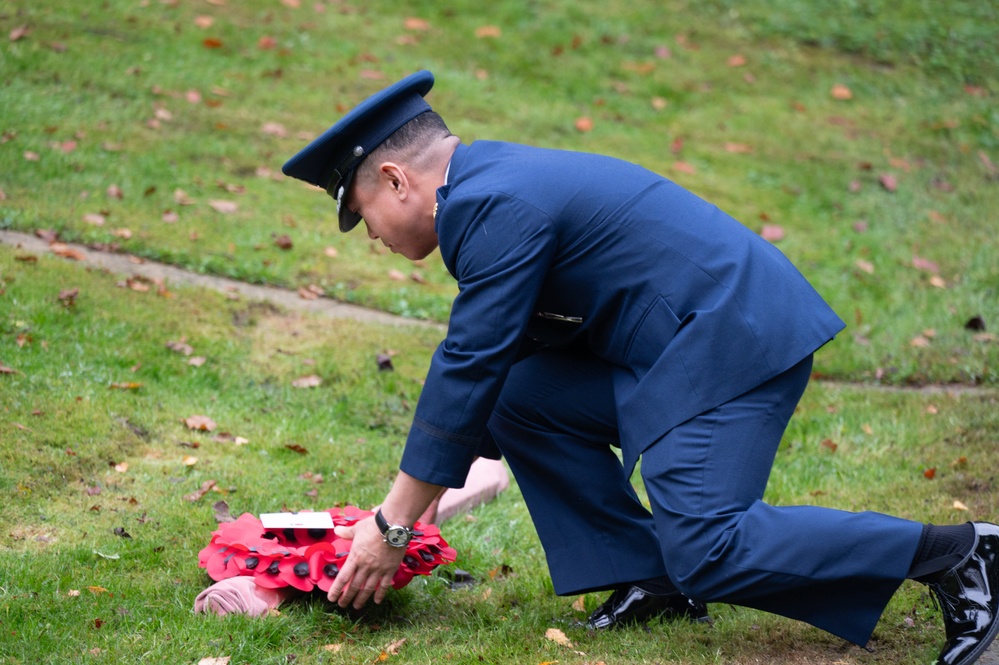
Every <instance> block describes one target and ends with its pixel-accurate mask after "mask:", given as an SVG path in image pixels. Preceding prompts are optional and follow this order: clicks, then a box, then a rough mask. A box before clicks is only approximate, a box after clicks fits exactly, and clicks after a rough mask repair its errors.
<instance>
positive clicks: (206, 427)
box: [183, 416, 217, 432]
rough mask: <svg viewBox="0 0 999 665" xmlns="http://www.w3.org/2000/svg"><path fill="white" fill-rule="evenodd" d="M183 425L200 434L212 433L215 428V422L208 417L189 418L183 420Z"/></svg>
mask: <svg viewBox="0 0 999 665" xmlns="http://www.w3.org/2000/svg"><path fill="white" fill-rule="evenodd" d="M183 423H184V424H185V425H187V428H188V429H193V430H198V431H200V432H213V431H215V428H216V427H217V425H216V424H215V421H214V420H212V419H211V418H209V417H208V416H189V417H187V418H185V419H184V420H183Z"/></svg>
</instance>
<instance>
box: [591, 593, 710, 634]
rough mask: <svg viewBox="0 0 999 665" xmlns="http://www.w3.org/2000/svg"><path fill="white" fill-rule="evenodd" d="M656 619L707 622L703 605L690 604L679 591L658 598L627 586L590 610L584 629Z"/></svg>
mask: <svg viewBox="0 0 999 665" xmlns="http://www.w3.org/2000/svg"><path fill="white" fill-rule="evenodd" d="M659 616H661V617H663V618H664V619H666V620H670V621H671V620H673V619H680V618H688V619H690V620H691V621H710V620H711V619H710V617H709V616H708V608H707V606H706V605H705V604H704V603H699V602H697V601H696V600H691V599H690V598H687V597H686V596H684V595H683V594H682V593H680V592H679V591H674V592H672V593H664V594H658V593H652V592H650V591H645V590H644V589H640V588H638V587H637V586H635V585H629V586H626V587H622V588H620V589H618V590H617V591H615V592H614V593H612V594H611V595H610V598H608V599H607V600H606V601H604V604H603V605H601V606H600V607H598V608H597V609H596V610H594V612H593V614H591V615H590V618H589V619H587V620H586V627H587V628H590V629H593V630H601V629H605V628H614V627H615V626H620V625H623V624H627V623H641V622H644V621H648V620H649V619H652V618H653V617H659Z"/></svg>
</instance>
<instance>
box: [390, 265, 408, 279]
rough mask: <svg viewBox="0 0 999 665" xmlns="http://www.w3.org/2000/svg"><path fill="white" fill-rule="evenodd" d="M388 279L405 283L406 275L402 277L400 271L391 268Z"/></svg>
mask: <svg viewBox="0 0 999 665" xmlns="http://www.w3.org/2000/svg"><path fill="white" fill-rule="evenodd" d="M388 278H389V279H391V280H392V281H394V282H405V281H406V275H404V274H403V273H402V271H400V270H396V269H395V268H393V269H392V270H389V271H388Z"/></svg>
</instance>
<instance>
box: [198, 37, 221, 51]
mask: <svg viewBox="0 0 999 665" xmlns="http://www.w3.org/2000/svg"><path fill="white" fill-rule="evenodd" d="M201 44H202V46H204V47H205V48H207V49H217V48H222V40H221V39H219V38H218V37H206V38H205V39H203V40H202V42H201Z"/></svg>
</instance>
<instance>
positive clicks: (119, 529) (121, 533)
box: [114, 526, 132, 540]
mask: <svg viewBox="0 0 999 665" xmlns="http://www.w3.org/2000/svg"><path fill="white" fill-rule="evenodd" d="M114 535H116V536H118V537H119V538H128V539H129V540H131V538H132V536H131V534H129V533H128V531H125V527H123V526H116V527H115V528H114Z"/></svg>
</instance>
